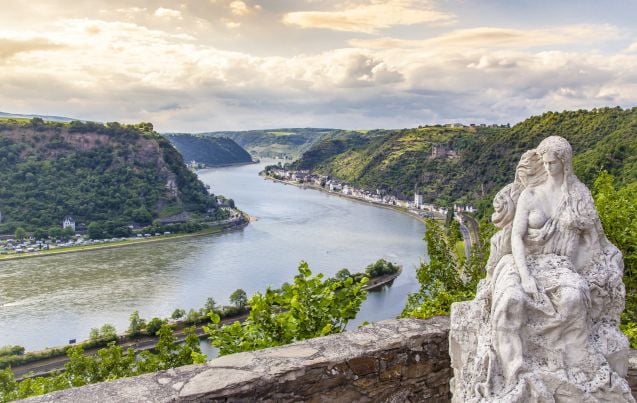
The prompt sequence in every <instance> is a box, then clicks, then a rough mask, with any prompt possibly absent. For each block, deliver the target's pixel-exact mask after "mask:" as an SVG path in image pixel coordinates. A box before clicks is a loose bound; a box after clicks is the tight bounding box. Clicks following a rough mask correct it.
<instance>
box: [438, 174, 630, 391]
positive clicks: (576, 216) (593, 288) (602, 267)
mask: <svg viewBox="0 0 637 403" xmlns="http://www.w3.org/2000/svg"><path fill="white" fill-rule="evenodd" d="M510 225H511V224H509V225H508V226H506V227H505V228H503V229H502V230H501V231H500V232H499V233H497V234H496V235H495V236H494V237H493V238H492V240H491V256H490V259H489V263H488V264H487V271H488V273H489V274H488V276H487V279H485V280H483V281H481V283H480V284H479V286H478V290H477V295H476V298H475V299H474V300H473V301H468V302H463V303H456V304H453V306H452V314H451V334H450V349H451V356H452V357H451V358H452V366H453V367H454V381H453V401H454V402H488V401H490V402H529V401H530V402H533V401H537V402H552V401H559V402H587V401H591V402H596V401H612V402H622V401H630V402H632V401H634V400H633V398H632V396H631V394H630V388H629V387H628V384H627V383H626V381H625V380H624V379H623V378H622V377H623V376H625V372H626V366H627V364H626V357H627V354H626V353H627V349H628V344H627V340H626V338H625V337H624V336H623V335H622V334H621V333H620V332H619V330H618V321H619V315H620V313H621V312H622V310H623V308H624V297H625V295H624V293H625V291H624V286H623V283H622V274H623V273H622V272H623V267H622V264H621V254H619V251H618V250H617V249H616V248H615V247H614V246H613V245H612V244H610V243H609V242H608V241H607V240H606V238H605V237H604V235H603V232H602V231H601V224H600V222H599V218H598V217H597V214H596V211H595V207H594V204H593V201H592V198H591V196H590V193H589V192H588V189H586V187H585V186H584V185H582V184H581V183H580V182H579V181H577V180H576V179H575V181H574V183H572V184H571V188H570V191H569V192H568V193H566V194H565V195H564V197H563V199H562V200H561V201H560V204H559V207H558V208H557V209H556V214H555V216H553V217H550V218H549V219H548V220H547V221H546V222H545V223H544V225H543V226H542V227H541V228H535V229H533V228H529V229H528V230H527V234H526V236H525V237H524V244H525V247H526V256H527V258H526V259H527V265H528V268H529V272H530V274H531V275H532V276H533V278H534V279H535V282H536V284H537V288H538V292H539V293H538V294H539V296H538V297H537V298H533V297H532V296H529V295H528V294H526V293H525V292H524V291H523V290H522V287H521V285H520V276H519V274H518V270H517V268H516V265H515V262H514V259H513V256H512V255H511V247H510V243H511V228H510ZM580 254H583V255H580ZM618 256H619V259H618V258H617V257H618ZM496 331H497V332H500V334H512V335H515V336H517V337H520V338H521V340H522V341H523V343H522V344H523V349H524V356H523V365H522V367H521V370H520V373H519V374H518V375H517V376H516V378H515V379H514V380H508V381H507V380H506V379H505V377H504V375H503V374H504V372H503V367H504V366H506V365H512V363H511V362H510V361H509V360H510V359H511V357H506V356H504V351H505V349H504V348H503V347H502V346H499V345H498V340H502V338H501V337H500V338H498V337H496ZM505 340H506V338H505Z"/></svg>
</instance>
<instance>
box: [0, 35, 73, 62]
mask: <svg viewBox="0 0 637 403" xmlns="http://www.w3.org/2000/svg"><path fill="white" fill-rule="evenodd" d="M60 47H61V45H59V44H56V43H53V42H51V41H49V40H48V39H45V38H41V37H40V38H38V37H35V38H28V39H19V38H6V37H5V38H2V37H0V61H2V60H3V59H8V58H10V57H12V56H14V55H17V54H18V53H27V52H33V51H40V50H52V49H56V48H60Z"/></svg>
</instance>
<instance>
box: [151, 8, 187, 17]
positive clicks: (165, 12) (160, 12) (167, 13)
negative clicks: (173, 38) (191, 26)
mask: <svg viewBox="0 0 637 403" xmlns="http://www.w3.org/2000/svg"><path fill="white" fill-rule="evenodd" d="M155 16H156V17H162V18H176V19H181V18H182V17H181V11H179V10H173V9H171V8H164V7H159V8H158V9H157V10H155Z"/></svg>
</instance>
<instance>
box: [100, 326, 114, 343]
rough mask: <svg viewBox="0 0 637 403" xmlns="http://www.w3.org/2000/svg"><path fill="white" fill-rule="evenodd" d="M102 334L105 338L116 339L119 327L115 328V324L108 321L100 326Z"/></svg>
mask: <svg viewBox="0 0 637 403" xmlns="http://www.w3.org/2000/svg"><path fill="white" fill-rule="evenodd" d="M100 336H101V337H102V339H104V340H109V341H110V340H116V339H117V329H115V326H113V325H111V324H110V323H106V324H104V325H102V327H101V328H100Z"/></svg>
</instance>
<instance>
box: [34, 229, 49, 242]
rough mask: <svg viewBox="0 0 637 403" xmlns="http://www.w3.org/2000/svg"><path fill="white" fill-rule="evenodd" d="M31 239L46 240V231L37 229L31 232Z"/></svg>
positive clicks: (47, 235)
mask: <svg viewBox="0 0 637 403" xmlns="http://www.w3.org/2000/svg"><path fill="white" fill-rule="evenodd" d="M33 237H34V238H35V239H37V240H43V239H46V238H48V237H49V234H48V233H47V231H46V230H44V229H42V228H37V229H36V230H35V231H33Z"/></svg>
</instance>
